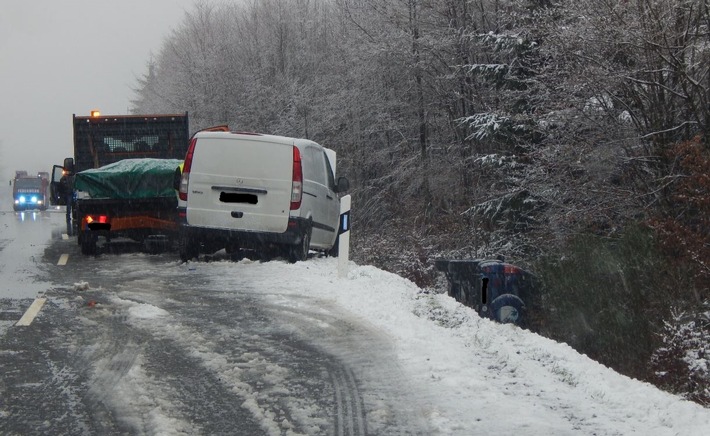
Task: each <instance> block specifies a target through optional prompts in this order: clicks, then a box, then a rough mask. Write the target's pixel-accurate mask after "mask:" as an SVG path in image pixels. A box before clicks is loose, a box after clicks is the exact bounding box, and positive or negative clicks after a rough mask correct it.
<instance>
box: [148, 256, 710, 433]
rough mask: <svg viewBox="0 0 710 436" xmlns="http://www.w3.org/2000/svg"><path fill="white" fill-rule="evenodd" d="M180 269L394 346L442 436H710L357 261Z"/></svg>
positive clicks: (671, 401) (660, 398) (419, 406)
mask: <svg viewBox="0 0 710 436" xmlns="http://www.w3.org/2000/svg"><path fill="white" fill-rule="evenodd" d="M182 268H184V270H185V273H186V274H189V273H190V271H198V270H199V271H200V273H204V272H208V273H209V275H210V276H211V277H219V279H218V282H217V283H219V280H221V281H223V282H224V284H225V286H228V283H229V282H230V276H233V275H236V274H239V275H240V276H242V277H246V276H251V277H254V279H255V280H256V279H258V281H259V283H260V287H261V286H263V288H262V289H268V290H269V293H270V295H273V296H274V297H272V298H274V300H275V301H274V303H275V304H282V305H289V304H294V305H296V304H299V303H298V301H299V299H298V298H288V297H289V296H293V297H298V296H309V297H316V298H319V299H322V300H324V301H327V302H328V303H330V304H336V305H338V306H341V307H342V308H344V309H345V310H347V311H349V312H350V313H352V314H353V316H354V317H356V318H359V319H361V320H362V321H363V323H365V324H370V325H372V326H373V327H375V328H376V329H378V330H380V331H382V332H383V333H384V334H385V335H388V336H390V338H391V339H392V341H393V343H394V344H395V346H394V347H395V349H394V350H393V351H394V353H395V355H396V356H398V359H399V362H398V364H399V365H400V368H401V370H402V371H403V372H404V374H405V375H406V376H407V377H408V378H410V379H411V385H413V386H416V387H417V392H416V393H415V394H413V396H412V398H411V402H412V404H411V407H412V409H413V411H414V412H415V413H417V414H418V415H419V416H421V417H422V418H424V419H425V420H426V421H428V422H429V423H430V425H431V426H432V427H433V428H434V429H435V431H437V432H439V433H440V434H496V435H513V434H515V435H548V436H549V435H572V434H584V435H636V434H637V435H705V434H710V409H706V408H703V407H702V406H700V405H698V404H695V403H692V402H689V401H685V400H683V399H681V398H679V397H677V396H674V395H671V394H668V393H665V392H663V391H661V390H659V389H657V388H655V387H654V386H652V385H650V384H648V383H643V382H640V381H638V380H634V379H630V378H628V377H625V376H622V375H620V374H618V373H616V372H615V371H613V370H611V369H609V368H607V367H605V366H603V365H600V364H598V363H596V362H594V361H592V360H591V359H589V358H587V357H586V356H584V355H580V354H579V353H577V352H576V351H574V350H573V349H572V348H571V347H569V346H568V345H566V344H561V343H557V342H555V341H552V340H549V339H547V338H544V337H541V336H539V335H536V334H533V333H531V332H529V331H525V330H522V329H519V328H517V327H514V326H511V325H500V324H496V323H494V322H492V321H489V320H486V319H481V318H480V317H478V315H477V314H476V313H475V312H474V311H473V310H471V309H469V308H467V307H464V306H462V305H461V304H459V303H457V302H456V301H454V300H453V299H452V298H450V297H448V296H446V295H442V294H436V293H426V292H423V290H422V289H420V288H418V287H417V286H416V285H415V284H413V283H412V282H410V281H408V280H406V279H403V278H401V277H399V276H396V275H394V274H390V273H387V272H384V271H382V270H379V269H377V268H375V267H372V266H358V265H355V264H353V263H351V265H350V269H349V272H348V275H347V277H345V278H339V277H338V274H337V259H333V258H326V259H311V260H309V261H307V262H299V263H296V264H287V263H284V262H280V261H274V262H269V263H256V262H251V261H248V260H244V261H241V262H239V263H233V262H214V263H191V264H187V265H183V266H182ZM284 297H287V298H284ZM148 316H149V315H148Z"/></svg>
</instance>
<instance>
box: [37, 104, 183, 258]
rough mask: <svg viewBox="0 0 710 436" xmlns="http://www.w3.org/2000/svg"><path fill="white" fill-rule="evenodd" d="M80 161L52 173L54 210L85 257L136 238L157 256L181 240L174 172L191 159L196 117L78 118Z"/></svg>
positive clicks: (69, 162)
mask: <svg viewBox="0 0 710 436" xmlns="http://www.w3.org/2000/svg"><path fill="white" fill-rule="evenodd" d="M72 121H73V130H74V156H73V157H68V158H66V159H64V163H63V165H55V166H54V167H53V168H52V178H51V182H50V197H51V202H52V204H55V205H65V206H67V223H68V224H67V228H68V229H69V230H70V231H71V232H72V234H76V236H77V243H78V244H79V245H80V246H81V251H82V253H83V254H87V255H89V254H96V253H97V242H98V240H99V238H105V240H106V242H107V243H108V242H110V241H111V240H112V239H114V238H129V239H132V240H134V241H138V242H141V243H144V244H145V246H146V248H147V249H148V250H149V251H158V250H160V249H163V248H165V247H167V246H168V245H169V244H170V242H171V241H172V240H175V239H176V236H177V231H178V224H177V194H176V192H175V191H174V189H173V178H174V171H175V169H176V168H177V167H178V165H179V163H180V161H182V159H184V157H185V153H186V152H187V145H188V140H189V130H188V129H189V127H188V115H187V113H184V114H155V115H108V116H107V115H101V114H98V113H92V115H90V116H77V115H74V116H73V120H72Z"/></svg>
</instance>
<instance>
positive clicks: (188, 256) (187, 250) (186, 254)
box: [178, 235, 200, 262]
mask: <svg viewBox="0 0 710 436" xmlns="http://www.w3.org/2000/svg"><path fill="white" fill-rule="evenodd" d="M178 246H179V249H180V260H181V261H183V262H187V261H188V260H192V259H195V258H197V257H198V256H199V255H200V250H199V247H198V246H197V244H196V243H195V241H194V240H192V239H191V238H189V237H187V236H185V235H181V236H180V241H179V242H178Z"/></svg>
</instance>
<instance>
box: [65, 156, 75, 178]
mask: <svg viewBox="0 0 710 436" xmlns="http://www.w3.org/2000/svg"><path fill="white" fill-rule="evenodd" d="M63 166H64V169H65V170H66V171H68V172H70V173H71V174H74V158H73V157H67V158H65V159H64V165H63Z"/></svg>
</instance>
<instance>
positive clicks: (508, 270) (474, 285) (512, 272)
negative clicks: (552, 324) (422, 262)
mask: <svg viewBox="0 0 710 436" xmlns="http://www.w3.org/2000/svg"><path fill="white" fill-rule="evenodd" d="M434 264H435V267H436V269H437V270H438V271H441V272H443V273H444V274H446V278H447V280H448V281H449V291H448V293H449V296H451V297H453V298H454V299H456V300H457V301H459V302H461V303H463V304H465V305H466V306H469V307H472V308H473V309H475V310H476V312H478V314H479V315H480V316H481V317H483V318H489V319H493V320H495V321H498V322H500V323H512V324H515V325H518V326H520V327H528V323H529V321H530V315H531V312H532V311H533V306H535V303H534V301H535V300H536V299H535V293H536V288H537V285H536V284H535V282H536V279H535V276H534V275H533V274H531V273H529V272H527V271H525V270H524V269H522V268H520V267H518V266H515V265H512V264H509V263H506V262H505V261H504V260H503V259H436V260H435V262H434Z"/></svg>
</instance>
